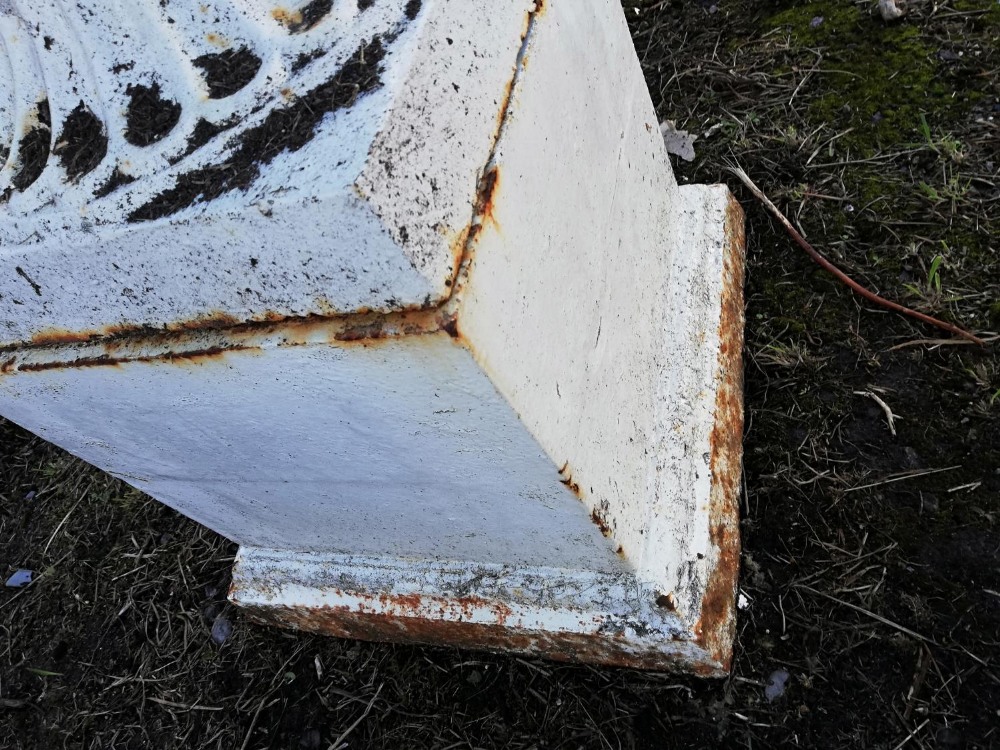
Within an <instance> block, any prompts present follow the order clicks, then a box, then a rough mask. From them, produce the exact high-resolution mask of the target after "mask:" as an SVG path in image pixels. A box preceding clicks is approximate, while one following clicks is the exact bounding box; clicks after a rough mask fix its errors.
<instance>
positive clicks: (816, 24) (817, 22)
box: [809, 16, 823, 29]
mask: <svg viewBox="0 0 1000 750" xmlns="http://www.w3.org/2000/svg"><path fill="white" fill-rule="evenodd" d="M822 25H823V16H816V17H815V18H814V19H813V20H811V21H810V22H809V26H810V27H811V28H814V29H818V28H819V27H820V26H822Z"/></svg>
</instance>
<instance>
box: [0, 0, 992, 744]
mask: <svg viewBox="0 0 1000 750" xmlns="http://www.w3.org/2000/svg"><path fill="white" fill-rule="evenodd" d="M634 7H638V8H639V13H638V14H636V13H635V11H634V10H633V8H634ZM910 7H911V12H910V14H909V15H908V16H907V18H906V19H904V20H903V21H901V22H900V23H898V24H894V25H886V24H884V23H883V22H882V21H881V20H880V19H879V18H878V17H877V16H874V15H872V14H870V13H869V10H870V8H869V5H868V4H867V3H865V4H855V3H848V2H841V1H840V0H814V2H808V3H807V2H794V1H793V0H780V1H778V0H762V1H760V2H758V1H756V0H731V1H727V0H722V1H720V2H708V0H705V1H704V2H697V3H682V2H661V1H660V0H656V1H655V2H654V1H653V0H650V1H649V2H639V3H636V4H630V5H629V6H628V8H627V11H628V13H627V17H628V18H629V22H630V24H631V26H632V32H633V38H634V40H635V43H636V47H637V49H638V52H639V56H640V59H641V60H642V63H643V69H644V72H645V74H646V79H647V82H648V84H649V86H650V89H651V91H652V93H653V100H654V103H655V104H656V107H657V110H658V113H659V115H660V117H661V118H663V119H666V118H668V117H669V118H670V119H673V120H676V121H677V125H678V127H679V128H682V129H685V130H688V131H691V132H695V133H699V134H701V137H700V138H699V140H698V141H697V142H696V144H695V148H696V151H697V158H696V159H695V161H694V162H691V163H686V162H681V163H678V164H676V165H675V172H676V174H677V176H678V179H679V180H680V181H681V182H694V181H697V182H709V183H710V182H716V181H725V182H728V183H729V184H730V186H731V187H732V188H733V189H734V191H736V192H737V194H738V195H739V196H740V197H741V198H742V199H743V201H744V206H745V208H746V210H747V229H748V242H749V247H748V255H749V257H748V274H747V329H746V334H747V346H746V409H747V430H746V436H745V457H746V458H745V473H744V477H745V487H746V492H745V495H744V497H743V498H742V500H741V510H742V533H743V541H744V549H743V567H742V572H741V581H740V589H741V593H742V594H743V596H744V597H745V599H744V600H743V604H744V606H743V608H741V609H740V611H739V614H738V641H737V653H736V659H735V664H734V668H733V674H732V677H731V678H729V679H727V680H723V681H718V682H705V681H700V680H694V679H689V678H678V677H676V676H674V675H651V674H642V673H637V672H631V671H626V670H611V669H596V668H589V667H572V666H565V665H559V664H551V663H547V662H543V661H539V660H533V659H520V658H516V657H512V656H497V655H485V654H477V653H470V652H462V651H456V650H453V649H431V648H414V647H402V646H394V645H387V644H369V643H357V642H351V641H340V640H336V639H329V638H319V637H313V636H303V635H300V634H296V633H292V632H284V631H279V630H273V629H268V628H263V627H258V626H256V625H254V624H252V623H250V622H247V621H246V620H245V619H244V618H243V617H242V616H241V614H240V613H239V612H238V611H234V610H232V609H230V608H227V605H226V604H225V602H224V591H225V585H226V576H227V574H228V570H229V566H230V563H231V557H232V555H233V553H234V551H235V550H234V547H233V545H231V544H229V543H227V542H225V541H224V540H222V539H220V538H219V537H218V536H216V535H215V534H212V533H211V532H208V531H206V530H205V529H203V528H200V527H199V526H197V525H196V524H194V523H192V522H190V521H187V520H185V519H183V518H181V517H179V516H178V515H177V514H175V513H173V512H172V511H170V510H168V509H167V508H165V507H163V506H161V505H159V504H157V503H155V502H153V501H150V500H148V499H146V498H144V497H143V496H142V495H141V494H139V493H137V492H135V491H134V490H131V489H129V488H128V487H126V486H125V485H124V484H122V483H120V482H118V481H116V480H112V479H110V478H108V477H107V476H105V475H103V474H100V473H99V472H97V471H96V470H93V469H91V468H90V467H88V466H86V465H84V464H82V463H81V462H79V461H76V460H74V459H72V458H71V457H69V456H67V455H66V454H64V453H63V452H61V451H59V450H57V449H55V448H53V447H52V446H50V445H48V444H47V443H45V442H43V441H41V440H40V439H38V438H35V437H33V436H31V435H29V434H27V433H25V432H24V431H23V430H20V429H18V428H16V427H14V426H13V425H10V424H7V423H0V575H4V574H9V573H10V572H11V571H12V570H14V569H16V568H21V567H24V568H29V569H32V570H35V571H37V572H40V573H44V575H42V576H41V577H40V578H39V579H38V580H37V582H36V583H34V584H32V585H31V587H30V588H28V589H26V590H19V591H14V590H4V589H0V633H2V635H0V701H8V702H9V703H0V747H4V748H11V750H22V749H23V750H35V749H36V748H43V747H73V748H91V747H93V748H98V747H99V748H105V747H137V748H138V747H158V748H159V747H162V748H192V747H194V748H201V747H206V748H215V747H236V748H240V747H243V746H246V747H247V748H265V747H273V748H315V747H319V748H324V749H325V748H328V747H329V746H336V744H337V743H338V741H339V740H341V739H342V740H343V741H344V742H347V743H349V745H350V746H351V747H356V748H445V747H449V746H450V747H455V748H468V747H475V748H503V749H504V750H507V749H508V748H523V749H524V750H527V749H528V748H533V749H535V750H542V749H543V748H545V749H546V750H555V749H556V748H573V749H576V748H587V749H588V750H589V749H590V748H595V749H598V748H599V749H601V750H606V749H607V748H627V749H630V750H654V749H655V750H660V749H661V748H720V747H721V748H730V747H732V748H737V747H738V748H775V747H802V748H865V749H867V748H880V749H885V750H892V749H893V748H898V747H903V748H904V749H905V750H911V748H912V749H916V748H965V749H966V750H976V749H985V748H995V747H998V746H1000V730H998V727H1000V714H998V713H997V712H998V710H1000V669H998V668H997V666H996V665H997V664H1000V638H998V633H1000V596H998V592H1000V578H998V566H1000V557H998V550H997V545H998V541H997V540H998V539H1000V473H998V468H1000V419H998V416H1000V361H998V358H997V356H996V354H995V351H994V350H993V349H986V350H981V349H979V348H977V347H973V346H967V345H957V346H953V345H935V344H927V343H923V344H915V343H914V342H918V341H920V340H922V339H931V338H937V337H938V333H937V332H936V331H933V330H928V329H926V328H925V327H923V326H921V325H920V324H918V323H916V322H914V321H911V320H908V319H904V318H900V317H898V316H895V315H889V314H886V313H885V312H884V311H880V310H873V309H871V308H870V307H869V306H868V305H866V304H862V303H861V301H859V300H858V299H857V298H856V297H854V296H853V295H852V294H851V293H850V292H849V291H847V290H846V289H844V288H843V287H841V286H840V285H838V284H836V283H834V282H832V281H831V279H830V278H829V276H827V275H826V274H825V273H824V272H823V271H821V270H819V269H817V268H816V267H815V266H814V264H813V263H812V261H810V260H809V259H808V258H806V257H805V256H804V255H803V254H802V253H801V252H800V251H799V250H798V249H797V248H796V247H795V246H794V245H793V244H792V243H791V242H790V240H789V239H788V238H787V236H786V235H785V234H784V232H783V230H782V229H781V227H779V226H778V225H777V223H776V222H774V221H773V220H772V219H771V218H770V217H769V216H768V215H767V214H766V213H765V211H764V210H763V209H761V208H760V207H759V206H758V205H757V204H756V202H755V201H754V200H753V199H752V198H751V197H750V196H749V195H748V194H747V193H745V192H744V191H743V190H742V188H741V187H740V185H739V183H738V182H737V181H736V180H735V179H733V178H731V176H730V175H729V173H728V172H726V170H725V164H726V160H727V159H735V160H737V161H738V162H739V163H740V165H741V166H742V167H743V168H744V169H746V171H747V172H748V173H749V174H750V176H751V177H753V178H754V179H755V180H756V181H757V183H758V184H760V185H761V187H762V188H763V189H764V190H766V191H767V192H768V193H769V194H770V195H771V197H772V199H773V200H774V201H775V202H776V203H777V204H778V205H779V206H780V207H781V208H782V209H783V210H784V211H785V212H786V213H787V214H788V215H789V216H790V217H791V218H792V220H793V221H794V222H796V223H797V224H798V225H800V226H801V227H802V228H803V229H804V230H805V232H806V234H807V236H808V237H809V239H810V241H812V242H813V243H814V244H815V245H816V246H817V247H818V248H820V249H821V250H823V251H824V252H826V253H827V254H829V255H830V256H831V257H832V258H833V259H835V260H836V262H837V263H839V264H840V265H842V266H843V267H845V268H846V269H847V270H848V271H849V272H850V273H851V274H852V275H854V276H855V277H856V278H858V279H859V280H864V281H865V282H866V283H867V284H869V285H870V286H872V287H874V288H876V289H877V290H878V291H880V292H882V293H884V294H885V295H887V296H890V297H892V298H894V299H898V300H901V301H905V302H907V303H909V304H911V305H915V306H917V307H919V308H920V309H922V310H925V311H927V312H930V313H933V314H935V315H943V316H946V317H947V318H948V319H950V320H952V321H953V322H956V323H959V324H962V325H965V326H967V327H969V328H971V329H973V330H975V331H976V332H978V333H982V334H984V335H989V328H990V326H993V327H996V326H997V324H998V323H1000V307H998V306H997V300H998V299H1000V264H998V261H997V250H998V247H997V237H1000V226H998V221H1000V189H998V186H1000V160H998V159H997V158H996V126H995V124H991V121H990V120H989V119H988V118H989V117H990V116H993V117H994V118H995V117H996V112H997V111H1000V102H998V100H997V91H998V86H1000V78H998V76H1000V26H998V24H1000V11H998V10H997V7H996V6H995V4H994V3H986V2H973V1H972V0H939V2H937V3H934V4H931V3H910ZM817 18H819V19H822V20H821V21H819V22H818V23H816V22H815V19H817ZM814 23H815V25H813V24H814ZM828 24H829V25H828ZM859 40H860V41H859ZM862 42H863V43H862ZM883 49H884V50H886V52H887V54H886V55H885V56H882V57H880V50H883ZM941 50H948V51H951V52H954V53H955V54H958V53H959V52H961V53H962V55H961V57H960V59H959V60H955V59H952V58H951V56H950V55H947V56H944V57H942V56H941V55H940V54H939V52H940V51H941ZM904 51H905V56H904V57H898V55H901V54H903V52H904ZM833 60H835V61H836V63H832V62H831V61H833ZM845 65H847V66H849V67H846V68H845V67H843V66H845ZM906 65H909V67H908V68H907V67H906ZM858 66H862V67H866V68H870V70H871V73H872V74H871V76H869V78H868V79H866V80H865V81H862V82H861V83H860V84H858V85H852V84H851V82H852V81H855V80H856V79H855V78H854V77H853V76H854V75H857V69H858ZM837 71H846V73H844V72H837ZM848 74H849V75H848ZM366 75H372V74H371V73H370V72H369V73H368V74H366ZM839 76H842V78H840V77H839ZM901 77H902V81H904V82H906V85H905V86H902V87H901V88H899V89H898V90H897V89H893V90H889V91H882V92H880V91H879V90H878V88H879V87H878V86H876V83H878V81H882V82H883V83H885V84H887V85H888V84H890V83H892V82H898V81H900V80H901ZM938 84H940V85H942V86H944V91H945V93H946V95H947V98H948V99H953V100H954V101H953V103H949V104H948V105H946V106H939V104H940V102H939V101H938V99H937V94H936V93H935V90H936V89H935V87H936V86H937V85H938ZM928 92H930V99H931V101H928ZM332 95H333V94H332V93H331V96H332ZM845 106H846V107H849V108H850V109H849V110H848V109H845ZM880 111H881V113H882V114H883V119H881V120H878V121H877V122H876V123H874V125H876V127H871V128H865V127H864V124H865V122H866V121H867V122H869V123H870V122H871V120H872V118H873V117H874V115H875V114H877V113H878V112H880ZM887 112H888V113H890V114H888V115H887V114H886V113H887ZM892 113H895V114H892ZM921 114H922V115H923V116H924V120H926V123H927V126H926V128H925V127H924V124H923V122H922V121H921V117H920V115H921ZM560 115H561V113H553V116H560ZM887 120H888V122H887ZM276 122H277V121H276ZM882 123H885V124H884V125H882ZM850 127H853V128H854V129H853V130H852V131H851V132H850V133H846V134H845V133H844V131H845V130H847V129H848V128H850ZM261 135H263V132H262V133H261ZM302 137H305V136H302ZM297 142H298V140H295V141H293V143H297ZM242 147H243V144H238V146H237V150H238V149H239V148H242ZM289 147H291V146H289ZM259 148H260V146H259V145H258V149H259ZM265 153H267V152H266V151H265ZM938 256H940V261H938V263H937V265H936V266H935V267H936V268H937V276H936V278H937V281H936V280H935V278H934V277H932V276H931V274H930V269H931V267H932V263H934V260H935V258H937V257H938ZM938 282H940V283H938ZM900 345H903V347H902V348H895V347H898V346H900ZM857 391H862V392H864V391H871V392H875V393H877V394H879V395H880V397H881V398H882V399H883V400H884V401H885V402H886V403H887V404H888V405H889V406H890V407H891V409H892V411H893V413H894V414H895V415H896V417H898V419H897V421H896V424H895V427H896V434H895V435H893V434H892V433H891V432H890V430H889V428H888V425H887V422H886V416H885V414H884V412H883V411H882V409H881V408H880V407H879V406H878V405H877V404H876V403H875V402H874V401H873V400H872V399H871V398H870V397H867V396H864V395H857V393H856V392H857ZM15 597H16V598H15ZM220 616H222V617H225V618H228V619H229V620H230V622H231V623H232V625H233V631H232V634H231V636H230V637H229V639H228V640H227V641H226V642H225V643H224V644H223V645H221V646H219V645H216V643H215V642H214V641H213V640H212V628H213V623H215V622H216V621H217V618H218V617H220ZM217 632H218V629H217ZM778 670H783V671H784V672H787V673H788V675H789V679H788V681H787V684H786V686H785V690H784V693H783V694H781V695H780V696H778V697H776V698H775V699H774V700H773V701H772V700H769V699H768V698H767V697H766V696H765V693H764V690H765V687H766V686H767V684H768V682H769V680H770V677H771V675H772V674H774V673H775V672H776V671H778ZM8 705H12V706H18V707H16V708H6V706H8ZM207 709H218V710H207ZM345 732H346V733H347V735H346V737H345V736H344V733H345Z"/></svg>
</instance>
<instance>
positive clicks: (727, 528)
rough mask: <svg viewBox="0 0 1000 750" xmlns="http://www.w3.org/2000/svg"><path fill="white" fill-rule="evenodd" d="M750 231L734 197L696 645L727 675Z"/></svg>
mask: <svg viewBox="0 0 1000 750" xmlns="http://www.w3.org/2000/svg"><path fill="white" fill-rule="evenodd" d="M745 259H746V232H745V225H744V213H743V208H742V206H740V203H739V201H737V200H736V198H734V197H733V196H732V195H729V198H728V203H727V206H726V216H725V225H724V246H723V266H722V277H723V278H722V294H721V310H720V318H719V329H718V331H719V358H718V375H717V377H718V390H717V391H716V400H715V424H714V426H713V428H712V433H711V435H710V438H709V440H710V446H711V448H710V453H711V458H710V469H711V475H712V485H711V491H710V496H709V498H710V499H709V535H710V539H711V543H712V545H713V546H714V547H715V549H716V553H717V555H718V557H717V562H716V564H715V569H714V570H713V571H712V574H711V576H710V577H709V580H708V584H707V585H706V587H705V592H704V594H703V596H702V607H701V614H700V618H699V620H698V623H697V624H696V626H695V632H696V633H697V642H698V643H699V645H701V646H702V647H703V648H704V649H705V650H706V651H707V652H708V653H709V654H711V655H712V658H713V659H714V660H716V661H717V662H719V663H720V664H721V665H723V667H724V669H726V670H727V671H728V669H729V667H730V665H731V662H732V657H733V641H734V639H735V635H736V590H737V582H738V579H739V571H740V528H739V521H740V510H739V498H740V486H741V480H742V476H743V467H742V464H743V332H744V325H745V312H744V298H743V278H744V268H745Z"/></svg>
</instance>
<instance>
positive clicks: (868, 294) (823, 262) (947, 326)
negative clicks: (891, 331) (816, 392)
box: [729, 164, 986, 346]
mask: <svg viewBox="0 0 1000 750" xmlns="http://www.w3.org/2000/svg"><path fill="white" fill-rule="evenodd" d="M729 171H730V172H732V173H733V174H734V175H736V176H737V177H739V178H740V181H741V182H742V183H743V184H744V185H746V186H747V189H748V190H750V192H751V193H753V194H754V195H755V196H756V197H757V200H759V201H760V202H761V203H763V204H764V206H766V207H767V209H768V210H769V211H770V212H771V213H772V214H773V215H774V217H775V218H776V219H777V220H778V221H780V222H781V224H782V225H783V226H784V227H785V230H786V231H787V232H788V234H789V235H790V236H791V238H792V239H793V240H795V242H796V244H798V246H799V247H801V248H802V249H803V250H805V251H806V253H808V255H809V257H810V258H812V259H813V260H814V261H816V262H817V263H818V264H819V265H820V266H821V267H822V268H823V269H825V270H826V271H828V272H830V273H832V274H833V275H834V276H835V277H836V278H837V279H838V280H839V281H840V282H842V283H843V284H846V285H847V286H848V287H849V288H850V289H852V290H853V291H854V292H856V293H858V294H860V295H861V296H862V297H864V298H865V299H867V300H868V301H870V302H874V303H875V304H876V305H880V306H882V307H884V308H886V309H888V310H893V311H894V312H898V313H901V314H903V315H908V316H910V317H911V318H916V319H917V320H920V321H923V322H924V323H928V324H929V325H932V326H936V327H937V328H940V329H942V330H944V331H948V332H949V333H954V334H955V335H956V336H961V337H962V338H964V339H968V340H969V341H971V342H973V343H975V344H979V345H980V346H986V342H985V341H983V340H982V339H981V338H979V337H978V336H975V335H974V334H972V333H969V332H968V331H966V330H964V329H962V328H959V327H958V326H954V325H952V324H951V323H945V322H944V321H943V320H938V319H937V318H932V317H931V316H930V315H924V314H923V313H921V312H917V311H916V310H911V309H910V308H909V307H905V306H904V305H900V304H898V303H896V302H893V301H891V300H887V299H886V298H885V297H880V296H879V295H877V294H875V292H873V291H870V290H869V289H866V288H865V287H863V286H861V284H859V283H858V282H856V281H855V280H854V279H852V278H851V277H850V276H848V275H847V274H846V273H844V272H843V271H841V270H840V269H839V268H837V267H836V266H835V265H833V263H831V262H830V261H828V260H827V259H826V258H825V257H823V256H822V255H820V253H819V252H818V251H817V250H816V249H815V248H813V246H812V245H810V244H809V243H808V242H806V240H805V238H804V237H803V236H802V235H801V234H800V233H799V231H798V230H797V229H796V228H795V227H794V226H792V223H791V222H790V221H789V220H788V219H787V218H785V215H784V214H783V213H781V211H780V210H779V209H778V207H777V206H775V205H774V204H773V203H772V202H771V201H770V199H769V198H768V197H767V196H766V195H764V192H763V191H762V190H761V189H760V188H759V187H757V185H756V184H755V183H754V181H753V180H751V179H750V177H749V175H747V173H746V172H744V171H743V170H742V169H740V167H738V166H736V165H735V164H733V165H730V167H729Z"/></svg>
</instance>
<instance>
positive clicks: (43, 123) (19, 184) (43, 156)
mask: <svg viewBox="0 0 1000 750" xmlns="http://www.w3.org/2000/svg"><path fill="white" fill-rule="evenodd" d="M35 122H36V125H35V126H34V127H33V128H32V129H31V130H29V131H28V132H27V133H25V134H24V137H23V138H22V139H21V142H20V144H19V146H18V158H19V160H20V166H19V168H18V170H17V174H16V175H14V177H13V179H11V185H12V186H13V187H14V189H15V190H20V191H24V190H27V189H28V188H29V187H30V186H31V185H32V184H34V182H35V180H37V179H38V178H39V177H41V176H42V171H43V170H44V169H45V164H46V162H48V160H49V148H50V146H51V141H52V117H51V116H50V114H49V102H48V100H47V99H42V100H41V101H40V102H38V107H37V109H36V110H35ZM6 197H10V196H9V195H8V196H6Z"/></svg>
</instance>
